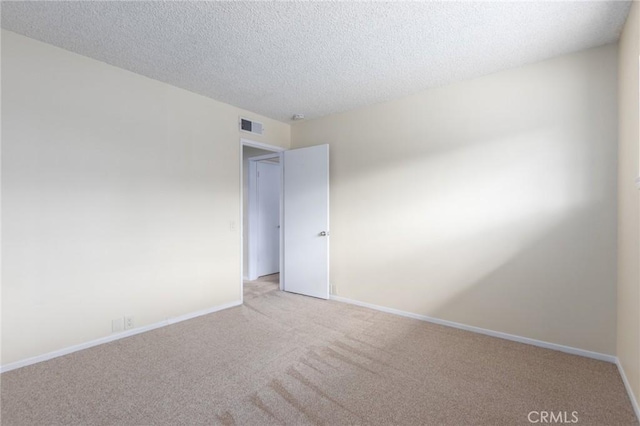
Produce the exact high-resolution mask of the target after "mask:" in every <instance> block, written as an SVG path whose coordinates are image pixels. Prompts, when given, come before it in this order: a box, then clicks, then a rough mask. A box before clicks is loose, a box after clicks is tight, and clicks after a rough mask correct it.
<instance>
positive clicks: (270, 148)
mask: <svg viewBox="0 0 640 426" xmlns="http://www.w3.org/2000/svg"><path fill="white" fill-rule="evenodd" d="M245 146H250V147H253V148H260V149H264V150H266V151H271V152H273V153H274V154H275V155H281V153H282V152H283V151H286V148H282V147H279V146H275V145H269V144H266V143H262V142H256V141H252V140H250V139H245V138H240V144H239V150H240V230H241V231H240V274H239V275H240V302H244V291H243V290H244V271H243V269H244V232H245V229H244V205H243V204H244V170H243V168H244V161H243V147H245ZM269 155H273V154H269ZM280 167H282V158H281V159H280ZM249 170H251V169H249ZM280 224H281V225H280V271H282V265H283V263H282V262H283V260H284V259H283V245H282V231H283V228H282V173H280ZM249 235H251V234H249ZM247 272H248V271H247ZM282 288H283V277H282V275H280V290H282Z"/></svg>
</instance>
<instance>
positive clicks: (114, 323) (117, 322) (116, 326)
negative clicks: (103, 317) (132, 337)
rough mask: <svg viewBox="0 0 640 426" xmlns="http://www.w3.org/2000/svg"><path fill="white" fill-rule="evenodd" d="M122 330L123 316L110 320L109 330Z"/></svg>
mask: <svg viewBox="0 0 640 426" xmlns="http://www.w3.org/2000/svg"><path fill="white" fill-rule="evenodd" d="M122 330H124V318H117V319H114V320H111V331H112V332H114V333H115V332H118V331H122Z"/></svg>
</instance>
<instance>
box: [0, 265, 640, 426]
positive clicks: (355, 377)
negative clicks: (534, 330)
mask: <svg viewBox="0 0 640 426" xmlns="http://www.w3.org/2000/svg"><path fill="white" fill-rule="evenodd" d="M244 297H245V299H244V305H243V306H240V307H237V308H232V309H228V310H225V311H222V312H217V313H214V314H210V315H206V316H202V317H199V318H196V319H193V320H189V321H184V322H181V323H178V324H174V325H171V326H168V327H164V328H161V329H157V330H154V331H150V332H147V333H143V334H140V335H137V336H133V337H129V338H126V339H122V340H118V341H116V342H112V343H109V344H105V345H101V346H98V347H94V348H91V349H87V350H84V351H80V352H76V353H73V354H70V355H67V356H64V357H60V358H56V359H53V360H50V361H47V362H43V363H39V364H35V365H32V366H29V367H24V368H21V369H18V370H14V371H10V372H7V373H4V374H2V376H1V387H2V393H1V398H2V399H1V402H2V406H1V415H2V424H3V425H59V424H60V425H61V424H65V425H67V424H76V425H108V424H114V425H116V424H117V425H204V424H207V425H209V424H221V425H269V424H289V425H306V424H316V425H321V424H325V425H347V424H349V425H366V424H371V425H390V424H402V425H457V426H459V425H529V424H530V423H529V421H528V419H527V416H528V414H529V413H530V412H531V411H552V412H554V413H558V412H567V415H568V419H569V420H571V419H572V417H571V415H572V412H574V411H575V412H576V414H577V417H578V419H579V423H578V424H579V425H616V426H619V425H637V424H638V423H637V421H636V420H635V417H634V414H633V411H632V407H631V404H630V402H629V399H628V397H627V394H626V393H625V389H624V386H623V383H622V381H621V378H620V376H619V375H618V372H617V369H616V366H615V365H613V364H609V363H606V362H601V361H595V360H592V359H587V358H582V357H579V356H574V355H568V354H564V353H560V352H555V351H552V350H547V349H542V348H537V347H533V346H528V345H524V344H519V343H515V342H510V341H506V340H501V339H497V338H492V337H488V336H483V335H478V334H474V333H470V332H466V331H461V330H457V329H452V328H448V327H444V326H438V325H434V324H429V323H425V322H421V321H417V320H412V319H407V318H402V317H398V316H394V315H390V314H386V313H382V312H377V311H373V310H370V309H366V308H361V307H357V306H351V305H347V304H343V303H339V302H334V301H323V300H318V299H314V298H310V297H304V296H299V295H295V294H290V293H284V292H281V291H279V290H278V285H277V276H271V277H266V278H264V279H262V280H259V281H254V282H247V283H245V296H244ZM533 419H534V420H535V419H536V417H535V415H534V417H533Z"/></svg>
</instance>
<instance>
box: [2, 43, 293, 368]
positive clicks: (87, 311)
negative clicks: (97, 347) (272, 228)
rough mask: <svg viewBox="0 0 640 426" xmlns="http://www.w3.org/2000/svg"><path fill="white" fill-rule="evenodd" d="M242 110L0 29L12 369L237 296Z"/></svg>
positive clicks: (5, 336) (284, 133)
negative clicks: (115, 322) (126, 325)
mask: <svg viewBox="0 0 640 426" xmlns="http://www.w3.org/2000/svg"><path fill="white" fill-rule="evenodd" d="M239 115H243V116H247V117H249V118H255V119H258V120H259V121H262V122H264V123H265V127H266V129H267V130H266V134H265V136H264V137H252V139H256V140H257V141H259V142H266V143H269V144H272V145H278V146H282V147H287V146H288V145H289V137H290V129H289V126H288V125H287V124H283V123H280V122H276V121H273V120H270V119H267V118H265V117H259V116H255V115H254V114H251V113H249V112H247V111H243V110H239V109H237V108H235V107H231V106H229V105H225V104H222V103H220V102H216V101H214V100H211V99H208V98H205V97H202V96H199V95H195V94H193V93H190V92H187V91H185V90H181V89H177V88H175V87H171V86H168V85H166V84H163V83H160V82H158V81H155V80H151V79H148V78H145V77H142V76H139V75H136V74H133V73H131V72H128V71H124V70H122V69H118V68H115V67H112V66H109V65H106V64H104V63H101V62H98V61H95V60H92V59H88V58H85V57H82V56H79V55H76V54H74V53H70V52H68V51H65V50H62V49H59V48H56V47H53V46H50V45H47V44H44V43H40V42H37V41H34V40H31V39H28V38H25V37H22V36H19V35H17V34H14V33H11V32H7V31H2V143H3V146H2V148H3V152H2V154H3V155H2V196H3V200H2V201H3V202H2V219H3V223H2V225H3V231H4V232H3V238H2V256H3V257H2V264H3V269H2V293H3V294H2V295H3V298H2V343H3V345H2V363H3V364H7V363H11V362H14V361H17V360H22V359H25V358H27V357H31V356H35V355H40V354H43V353H47V352H49V351H53V350H57V349H60V348H64V347H68V346H70V345H74V344H78V343H83V342H86V341H89V340H92V339H96V338H100V337H103V336H107V335H109V334H111V320H112V319H114V318H117V317H122V316H123V315H133V316H135V321H136V325H137V326H142V325H146V324H151V323H155V322H158V321H161V320H163V319H166V318H169V317H175V316H178V315H182V314H186V313H190V312H193V311H197V310H200V309H206V308H210V307H213V306H217V305H221V304H225V303H229V302H233V301H237V300H239V299H240V262H241V259H240V245H239V244H240V234H239V233H240V229H241V228H240V223H239V221H240V206H241V202H240V170H239V167H240V144H239V140H240V137H241V135H240V132H239V131H238V125H237V120H238V116H239ZM242 136H245V135H242ZM230 222H234V223H235V230H233V231H232V230H231V229H230Z"/></svg>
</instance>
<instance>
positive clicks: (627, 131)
mask: <svg viewBox="0 0 640 426" xmlns="http://www.w3.org/2000/svg"><path fill="white" fill-rule="evenodd" d="M639 58H640V4H638V2H634V3H633V6H632V7H631V12H630V13H629V17H628V18H627V23H626V25H625V28H624V32H623V33H622V37H621V38H620V63H619V67H620V77H619V112H620V131H619V132H620V148H619V150H620V152H619V157H618V158H619V172H618V209H619V213H618V358H619V359H620V364H621V365H622V368H623V369H624V371H625V375H626V376H627V378H628V380H629V384H630V386H631V388H632V389H633V392H634V394H635V398H636V401H637V402H638V404H640V191H638V188H637V187H636V185H635V182H634V181H635V179H636V177H638V175H639V171H640V146H639V145H640V122H639V121H638V117H639V115H640V96H639V87H638V78H639V76H640V69H639V68H638V60H639Z"/></svg>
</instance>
